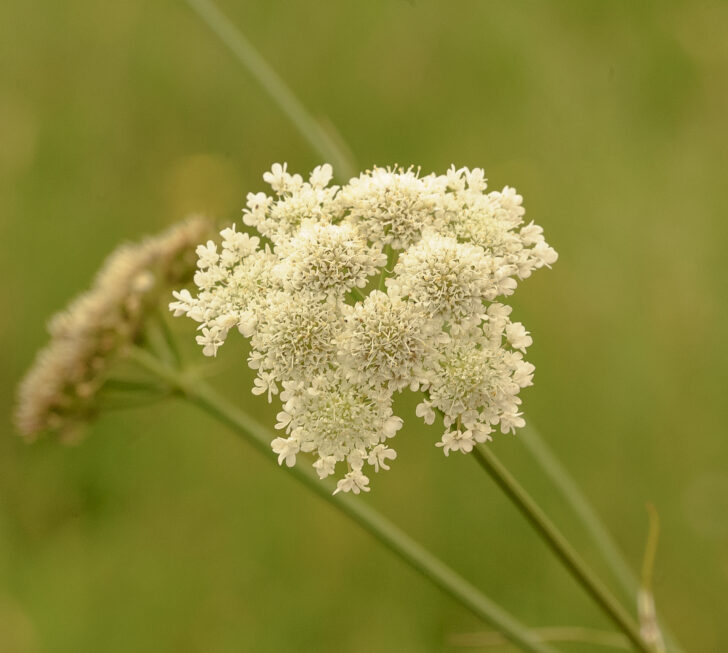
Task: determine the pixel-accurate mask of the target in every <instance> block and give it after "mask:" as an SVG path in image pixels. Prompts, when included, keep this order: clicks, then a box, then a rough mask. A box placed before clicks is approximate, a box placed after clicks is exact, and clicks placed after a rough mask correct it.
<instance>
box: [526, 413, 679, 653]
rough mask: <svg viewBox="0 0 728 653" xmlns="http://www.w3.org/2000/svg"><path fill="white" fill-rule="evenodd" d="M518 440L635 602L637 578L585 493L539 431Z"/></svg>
mask: <svg viewBox="0 0 728 653" xmlns="http://www.w3.org/2000/svg"><path fill="white" fill-rule="evenodd" d="M518 440H519V442H522V443H523V444H524V445H525V447H526V448H527V449H528V450H529V452H530V453H531V455H532V456H533V457H534V458H535V459H536V461H537V462H538V464H539V466H540V468H541V469H542V470H543V471H544V473H545V474H546V476H547V477H548V478H549V479H550V480H551V482H552V483H553V484H554V486H555V487H556V488H557V490H558V491H559V492H560V493H561V496H562V497H563V498H564V499H565V500H566V503H567V504H568V505H569V506H570V507H571V509H572V511H573V512H574V514H575V515H576V516H577V518H578V519H579V521H580V522H581V524H582V526H584V529H585V530H586V532H587V534H588V535H589V537H590V539H591V540H592V542H593V543H594V546H595V547H596V548H597V550H598V551H599V552H600V553H601V555H602V557H603V558H604V561H605V562H606V563H607V565H608V566H609V568H610V569H611V571H612V573H613V574H614V577H615V579H616V580H617V582H618V583H619V586H620V589H621V590H622V594H623V596H624V598H625V599H628V600H630V601H634V600H635V597H636V596H637V593H638V591H639V589H640V583H639V581H638V580H637V577H636V576H635V574H634V573H633V572H632V570H631V569H630V566H629V564H628V563H627V561H626V560H625V558H624V555H623V554H622V552H621V551H620V550H619V547H618V546H617V544H616V543H615V541H614V539H613V538H612V536H611V535H610V533H609V531H608V530H607V528H606V527H605V526H604V524H603V523H602V521H601V519H600V518H599V515H598V514H597V513H596V510H594V507H593V506H592V505H591V503H590V502H589V500H588V499H587V498H586V497H585V496H584V493H583V492H582V491H581V489H580V488H579V486H578V485H577V484H576V482H575V481H574V479H573V478H572V477H571V475H570V474H569V472H568V471H567V470H566V468H565V467H564V465H563V464H562V463H561V461H560V460H559V459H558V458H557V457H556V455H555V454H554V452H553V451H552V450H551V448H550V447H549V446H548V444H547V443H546V441H545V440H544V439H543V438H542V437H541V435H540V433H539V432H538V430H537V429H535V428H534V427H533V426H531V425H530V424H528V425H527V426H526V428H524V429H522V430H521V431H519V434H518ZM660 628H661V630H662V632H663V634H664V636H665V639H666V640H667V648H668V650H669V651H672V653H683V649H682V648H681V646H680V644H679V643H678V642H677V640H676V638H675V636H674V635H673V634H672V633H671V632H670V631H669V629H668V628H666V626H665V625H664V624H660Z"/></svg>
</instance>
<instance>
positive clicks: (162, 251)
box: [15, 217, 212, 438]
mask: <svg viewBox="0 0 728 653" xmlns="http://www.w3.org/2000/svg"><path fill="white" fill-rule="evenodd" d="M211 230H212V225H211V224H210V222H209V221H208V220H206V219H204V218H199V217H195V218H191V219H189V220H187V221H185V222H183V223H181V224H179V225H176V226H174V227H171V228H170V229H169V230H167V231H165V232H163V233H161V234H159V235H157V236H153V237H149V238H147V239H146V240H143V241H142V242H140V243H129V244H125V245H122V246H120V247H119V248H117V249H116V250H115V251H114V252H113V253H112V254H111V255H110V256H109V257H108V258H107V259H106V261H105V262H104V265H103V267H102V268H101V270H100V271H99V272H98V274H97V276H96V279H95V280H94V283H93V285H92V287H91V288H90V289H89V290H87V291H86V292H84V293H83V294H81V295H79V296H78V297H77V298H76V299H75V300H73V301H72V302H71V304H70V305H69V306H68V307H67V308H66V309H64V310H63V311H62V312H60V313H58V314H57V315H55V316H54V317H53V318H52V319H51V320H50V323H49V325H48V331H49V332H50V336H51V340H50V342H49V343H48V344H47V345H46V346H45V347H44V348H43V349H41V351H40V352H39V353H38V355H37V357H36V360H35V362H34V364H33V366H32V367H31V368H30V370H29V371H28V373H27V374H26V375H25V377H24V378H23V380H22V381H21V383H20V386H19V390H18V398H17V406H16V411H15V423H16V426H17V427H18V430H19V431H20V433H21V434H23V435H24V436H26V437H34V436H36V435H38V434H39V433H40V432H42V431H46V430H51V431H56V432H58V433H60V434H61V435H62V436H65V437H66V438H70V437H72V435H73V433H74V431H75V428H76V427H78V426H80V425H81V424H82V423H83V422H85V421H87V419H88V418H89V417H91V416H92V415H93V414H94V412H95V411H96V409H97V405H96V404H97V402H96V398H97V394H98V391H99V390H100V388H101V387H102V386H103V384H104V382H105V380H106V376H107V372H108V370H109V368H110V367H111V365H112V364H113V363H114V362H115V361H117V359H119V358H120V357H123V352H124V347H125V346H126V345H127V344H129V343H131V342H133V341H134V340H135V339H137V338H138V337H139V335H140V334H141V331H142V329H143V326H144V321H145V319H146V317H147V316H148V314H149V313H150V311H156V310H157V305H158V302H159V299H160V297H161V296H162V294H164V293H167V292H169V288H170V287H173V286H175V285H178V284H180V283H185V282H187V281H188V280H189V278H190V277H191V276H192V272H193V271H194V269H195V253H194V251H195V245H196V244H197V243H198V242H199V241H200V239H202V238H204V237H205V236H206V235H207V234H208V233H210V231H211Z"/></svg>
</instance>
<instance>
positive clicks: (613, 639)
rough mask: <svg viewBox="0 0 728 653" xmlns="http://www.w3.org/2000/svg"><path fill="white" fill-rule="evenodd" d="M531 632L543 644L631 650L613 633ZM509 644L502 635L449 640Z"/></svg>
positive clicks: (464, 643) (462, 645) (561, 628)
mask: <svg viewBox="0 0 728 653" xmlns="http://www.w3.org/2000/svg"><path fill="white" fill-rule="evenodd" d="M531 632H533V633H534V634H537V635H538V636H539V637H540V638H541V641H543V642H573V643H577V644H594V645H596V646H608V647H609V648H618V649H621V650H624V651H629V650H631V647H630V645H629V641H628V640H627V639H625V637H624V635H622V633H611V632H609V631H604V630H594V629H593V628H579V627H572V626H555V627H552V628H534V629H533V630H532V631H531ZM507 643H508V642H507V641H506V640H505V639H504V638H503V636H502V635H501V634H500V633H497V632H495V631H493V632H488V633H464V634H458V635H452V636H451V637H450V638H449V639H448V644H450V646H454V647H458V648H487V647H492V646H503V645H504V644H507Z"/></svg>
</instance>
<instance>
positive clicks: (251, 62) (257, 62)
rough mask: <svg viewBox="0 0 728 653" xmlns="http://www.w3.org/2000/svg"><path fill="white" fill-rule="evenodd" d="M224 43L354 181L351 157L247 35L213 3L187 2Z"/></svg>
mask: <svg viewBox="0 0 728 653" xmlns="http://www.w3.org/2000/svg"><path fill="white" fill-rule="evenodd" d="M185 1H186V2H187V4H188V5H189V6H190V8H191V9H192V10H193V11H194V12H195V13H196V14H197V15H198V16H199V17H200V18H201V19H202V20H203V21H204V22H205V23H206V24H207V26H208V27H209V28H210V29H211V30H212V32H213V33H214V34H215V36H217V38H218V39H220V41H222V43H223V44H224V45H225V46H226V47H227V48H228V50H230V52H232V54H233V55H234V56H235V58H236V59H237V60H238V61H239V62H240V63H241V64H243V66H244V67H245V68H246V69H247V70H248V72H249V73H250V74H251V75H252V76H253V77H254V78H255V80H256V81H257V82H258V84H260V85H261V86H262V87H263V90H265V92H266V93H268V95H269V96H270V97H271V99H272V100H273V101H274V102H275V103H276V104H277V105H278V106H279V107H280V109H281V111H283V113H284V114H285V115H286V117H287V118H288V119H289V120H290V121H291V123H292V124H293V126H294V127H295V128H296V129H297V130H298V132H299V133H300V134H301V136H303V138H304V139H305V140H306V141H307V142H308V144H309V145H310V146H311V147H312V148H313V149H314V151H316V152H317V153H318V154H319V155H321V156H322V157H323V158H324V159H325V160H326V161H328V162H329V163H331V164H332V165H333V167H334V172H335V174H336V176H337V177H339V178H341V179H349V178H351V177H353V176H354V175H355V174H356V172H355V166H354V164H353V163H352V162H351V155H350V154H349V153H348V152H346V151H345V150H344V148H343V147H342V146H341V145H340V144H339V142H338V140H337V139H335V138H333V137H332V136H331V134H330V133H329V132H328V131H326V129H324V128H323V126H322V125H321V123H320V122H319V121H317V120H316V119H315V118H314V117H313V116H312V115H311V114H310V113H309V111H308V110H307V109H306V107H305V106H304V105H303V103H302V102H301V101H300V100H299V99H298V98H297V97H296V95H295V94H294V93H293V91H292V90H291V89H290V88H289V87H288V85H287V84H286V83H285V82H284V81H283V79H282V78H281V77H280V76H279V75H278V73H276V71H275V70H273V68H272V67H271V66H270V64H269V63H268V62H267V61H266V60H265V59H264V58H263V56H262V55H261V54H260V53H259V52H258V51H257V50H256V49H255V47H253V44H252V43H251V42H250V41H248V39H247V38H246V37H245V35H244V34H243V33H242V32H241V31H240V30H239V29H238V28H237V27H236V26H235V25H234V24H233V23H232V22H231V21H230V20H229V19H228V18H227V17H226V16H225V15H224V14H223V13H222V12H221V11H220V10H219V9H218V8H217V6H215V4H214V3H213V2H212V1H211V0H185Z"/></svg>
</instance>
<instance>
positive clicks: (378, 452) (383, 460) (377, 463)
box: [367, 444, 397, 472]
mask: <svg viewBox="0 0 728 653" xmlns="http://www.w3.org/2000/svg"><path fill="white" fill-rule="evenodd" d="M396 457H397V452H396V451H395V450H394V449H390V448H388V447H387V446H385V445H383V444H378V445H377V446H376V447H374V449H372V450H371V452H370V453H369V457H368V458H367V462H368V463H369V464H370V465H372V466H373V467H374V471H376V472H378V471H379V468H380V467H381V468H382V469H386V470H389V465H387V460H394V459H395V458H396Z"/></svg>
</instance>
